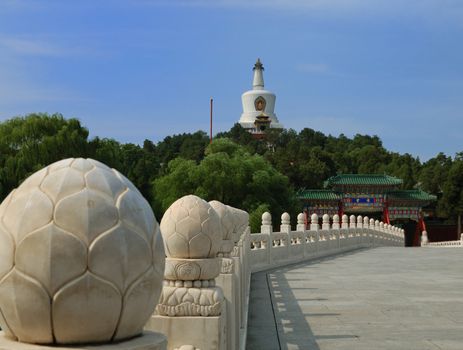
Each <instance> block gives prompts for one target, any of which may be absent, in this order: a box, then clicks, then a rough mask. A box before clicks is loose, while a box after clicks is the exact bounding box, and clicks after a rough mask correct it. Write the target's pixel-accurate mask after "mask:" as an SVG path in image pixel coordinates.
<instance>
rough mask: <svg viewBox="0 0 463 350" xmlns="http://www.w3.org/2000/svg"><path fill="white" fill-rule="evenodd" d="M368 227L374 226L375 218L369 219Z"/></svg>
mask: <svg viewBox="0 0 463 350" xmlns="http://www.w3.org/2000/svg"><path fill="white" fill-rule="evenodd" d="M370 228H375V219H370Z"/></svg>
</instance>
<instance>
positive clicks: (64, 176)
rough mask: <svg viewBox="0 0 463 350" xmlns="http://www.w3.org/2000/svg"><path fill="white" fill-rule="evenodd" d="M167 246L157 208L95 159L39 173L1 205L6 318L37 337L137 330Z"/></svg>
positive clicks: (16, 333) (0, 321) (84, 338)
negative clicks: (161, 231) (153, 210)
mask: <svg viewBox="0 0 463 350" xmlns="http://www.w3.org/2000/svg"><path fill="white" fill-rule="evenodd" d="M164 260H165V255H164V250H163V244H162V239H161V234H160V232H159V225H158V223H157V222H156V219H155V217H154V215H153V212H152V210H151V208H150V206H149V204H148V203H147V202H146V200H145V199H144V198H143V197H142V195H141V194H140V193H139V192H138V190H137V189H136V188H135V187H134V186H133V185H132V183H131V182H130V181H129V180H127V179H126V178H125V177H124V176H122V175H121V174H120V173H118V172H117V171H116V170H113V169H110V168H108V167H107V166H105V165H104V164H102V163H99V162H97V161H95V160H92V159H81V158H79V159H65V160H62V161H59V162H57V163H54V164H51V165H50V166H48V167H46V168H44V169H42V170H40V171H38V172H36V173H35V174H33V175H32V176H30V177H29V178H28V179H27V180H26V181H24V183H23V184H22V185H21V186H19V188H18V189H16V190H14V191H13V192H12V193H10V195H9V196H8V197H7V198H6V199H5V200H4V201H3V203H2V204H1V205H0V311H1V312H0V325H1V328H2V329H3V330H4V331H5V332H6V334H7V335H9V336H10V337H14V338H17V339H18V340H19V341H22V342H30V343H41V344H49V343H62V344H65V343H93V342H109V341H115V340H121V339H125V338H128V337H132V336H134V335H137V334H139V333H141V332H142V329H143V327H144V325H145V323H146V321H147V320H148V318H149V317H150V315H151V313H152V312H153V310H154V308H155V305H156V303H157V301H158V298H159V294H160V291H161V287H162V283H161V281H162V276H163V270H164Z"/></svg>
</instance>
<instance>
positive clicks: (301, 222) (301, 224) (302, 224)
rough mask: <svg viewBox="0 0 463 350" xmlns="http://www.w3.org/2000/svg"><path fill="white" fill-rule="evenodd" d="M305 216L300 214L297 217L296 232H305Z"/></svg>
mask: <svg viewBox="0 0 463 350" xmlns="http://www.w3.org/2000/svg"><path fill="white" fill-rule="evenodd" d="M304 221H305V215H304V213H299V215H298V216H297V226H296V231H299V232H305V230H306V227H305V222H304Z"/></svg>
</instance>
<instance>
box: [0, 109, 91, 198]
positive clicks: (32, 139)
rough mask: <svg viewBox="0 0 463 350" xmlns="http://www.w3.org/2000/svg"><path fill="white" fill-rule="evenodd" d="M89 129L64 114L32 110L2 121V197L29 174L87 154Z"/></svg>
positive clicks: (0, 166)
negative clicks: (56, 162)
mask: <svg viewBox="0 0 463 350" xmlns="http://www.w3.org/2000/svg"><path fill="white" fill-rule="evenodd" d="M87 138H88V130H87V129H86V128H84V127H82V126H81V125H80V122H79V121H78V120H77V119H64V118H63V116H62V115H61V114H53V115H48V114H35V113H34V114H29V115H28V116H26V117H16V118H12V119H9V120H7V121H5V122H3V123H0V184H1V185H0V190H1V193H0V199H3V198H4V197H5V196H6V195H7V194H8V193H9V192H10V191H11V190H12V189H13V188H15V187H17V186H18V185H19V184H20V182H22V181H23V180H24V179H25V178H26V177H28V176H29V175H31V174H32V173H34V172H35V171H37V170H39V169H41V168H43V167H44V166H46V165H48V164H50V163H53V162H55V161H58V160H60V159H63V158H68V157H81V156H84V157H85V156H87V154H88V151H89V148H88V142H87Z"/></svg>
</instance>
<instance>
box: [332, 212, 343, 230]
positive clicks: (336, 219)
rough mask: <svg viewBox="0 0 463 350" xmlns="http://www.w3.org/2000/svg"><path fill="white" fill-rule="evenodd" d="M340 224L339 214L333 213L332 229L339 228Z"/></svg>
mask: <svg viewBox="0 0 463 350" xmlns="http://www.w3.org/2000/svg"><path fill="white" fill-rule="evenodd" d="M340 228H341V226H340V225H339V215H338V214H334V215H333V229H334V230H339V229H340Z"/></svg>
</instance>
